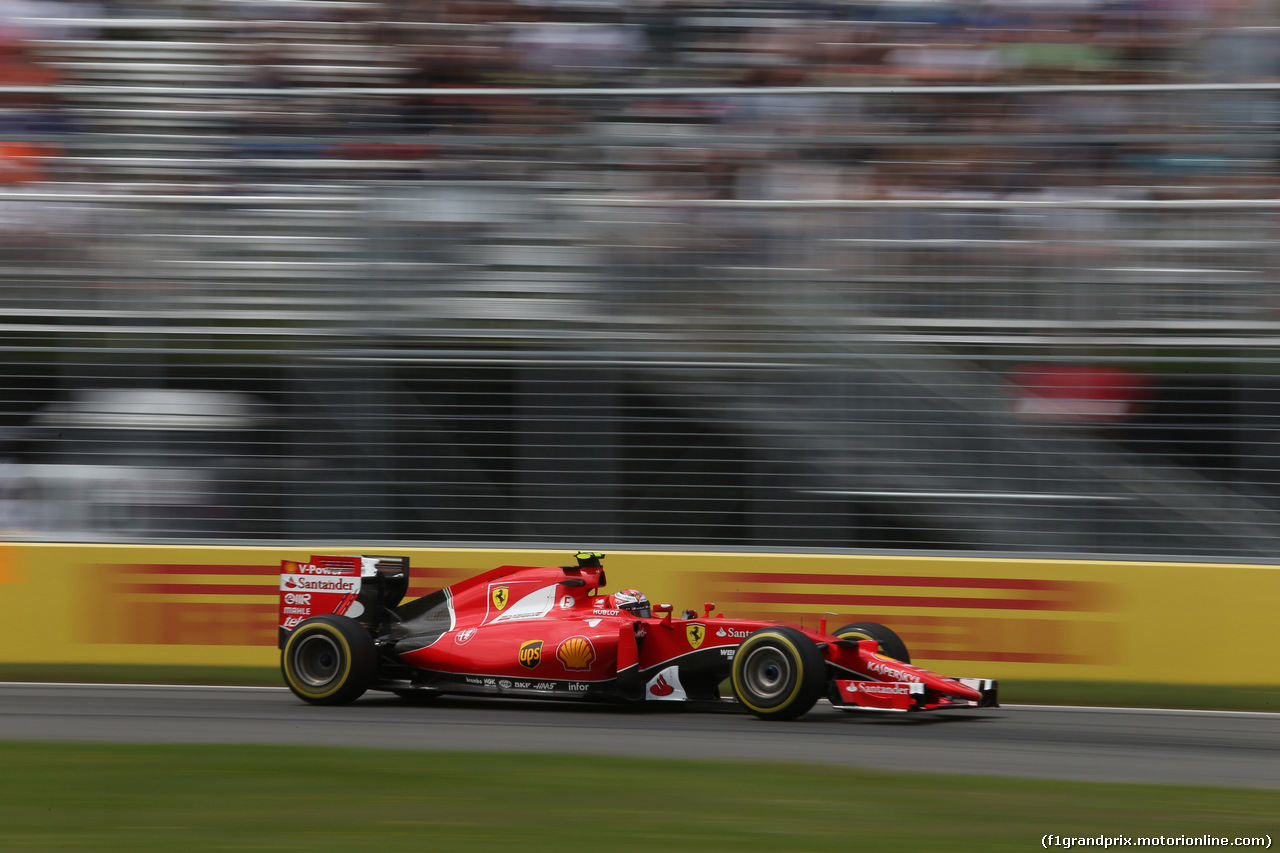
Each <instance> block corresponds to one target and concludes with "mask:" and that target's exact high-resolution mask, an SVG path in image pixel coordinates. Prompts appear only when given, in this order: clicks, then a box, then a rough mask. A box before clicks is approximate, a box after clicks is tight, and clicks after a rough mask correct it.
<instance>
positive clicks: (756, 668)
mask: <svg viewBox="0 0 1280 853" xmlns="http://www.w3.org/2000/svg"><path fill="white" fill-rule="evenodd" d="M742 674H743V681H745V682H746V687H747V689H748V690H749V691H750V692H751V693H752V694H753V695H754V696H756V697H758V698H760V699H765V700H768V699H776V698H778V697H779V696H781V695H782V694H784V693H785V692H787V689H788V688H789V686H790V684H791V661H790V660H789V659H788V658H787V656H786V655H784V654H783V653H782V652H780V651H778V650H777V649H774V648H768V647H766V648H760V649H755V650H753V651H752V652H750V653H749V654H748V655H747V660H746V662H745V663H744V664H743V667H742Z"/></svg>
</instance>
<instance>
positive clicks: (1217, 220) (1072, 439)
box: [0, 22, 1280, 561]
mask: <svg viewBox="0 0 1280 853" xmlns="http://www.w3.org/2000/svg"><path fill="white" fill-rule="evenodd" d="M171 24H172V26H173V27H175V28H180V27H181V26H183V25H182V24H181V22H171ZM191 26H195V25H194V24H191ZM44 48H45V50H46V55H47V56H48V57H49V61H51V62H61V63H63V65H64V66H65V67H66V68H78V69H80V71H81V72H82V75H81V79H82V81H83V80H86V79H87V80H89V81H90V82H87V83H86V82H81V83H79V84H76V85H61V86H45V87H41V88H40V89H39V95H40V97H41V98H48V99H54V100H56V103H57V108H56V109H55V110H52V111H51V112H49V113H48V114H49V115H54V116H57V117H59V121H58V122H57V123H55V125H43V126H37V125H35V124H29V125H26V126H24V127H22V128H15V127H14V126H9V127H8V128H7V130H8V133H7V138H9V139H13V140H15V143H14V144H18V143H20V144H21V145H24V146H26V148H21V149H12V148H11V149H10V151H9V156H10V157H11V159H10V161H9V162H10V164H11V165H13V166H14V167H15V168H16V167H18V166H21V167H23V168H29V169H31V170H32V171H31V172H30V173H29V174H25V175H24V174H22V173H19V177H18V178H17V179H15V180H11V181H9V183H8V184H7V185H6V187H5V188H4V189H3V190H2V191H0V258H2V262H0V329H2V330H3V334H2V335H0V352H2V354H3V355H2V357H0V358H2V360H0V365H2V366H0V403H3V406H2V407H0V430H2V432H0V438H3V439H4V450H5V453H6V455H5V460H6V461H5V462H4V463H3V464H2V466H0V489H3V495H2V499H0V529H2V530H4V531H6V534H5V535H7V536H8V537H10V538H14V539H35V540H82V541H103V540H106V541H114V540H120V541H141V542H159V541H168V542H206V541H207V542H214V541H217V542H228V541H237V542H249V541H279V540H295V541H300V540H306V541H308V542H317V541H346V542H350V541H366V542H367V541H382V542H408V543H419V544H427V543H445V542H447V543H454V544H468V543H471V544H487V543H522V544H527V545H538V546H548V547H561V546H564V547H588V546H591V547H597V546H608V545H609V544H624V545H628V546H644V547H654V548H662V547H691V546H692V547H705V548H733V549H773V548H787V549H797V548H800V549H804V548H813V549H821V550H832V549H835V550H842V549H877V550H898V551H936V552H944V551H945V552H982V553H988V552H990V553H1022V554H1072V555H1088V556H1107V555H1129V556H1164V557H1181V558H1196V559H1213V560H1250V561H1259V560H1263V561H1266V560H1270V559H1272V558H1273V555H1274V554H1276V553H1280V547H1278V546H1280V514H1278V510H1280V460H1278V457H1277V452H1276V441H1275V439H1276V430H1277V428H1280V380H1278V378H1277V374H1278V373H1280V370H1278V369H1277V368H1278V366H1280V360H1278V359H1277V353H1276V351H1275V344H1276V341H1277V340H1278V339H1277V337H1276V334H1275V333H1276V330H1277V323H1278V318H1277V313H1276V312H1277V309H1278V308H1280V294H1278V293H1277V288H1276V270H1277V250H1276V241H1275V239H1274V231H1275V225H1276V214H1277V208H1278V207H1280V193H1277V192H1276V191H1275V189H1276V187H1275V180H1274V174H1275V155H1276V151H1275V146H1274V142H1273V139H1272V137H1273V133H1272V131H1273V117H1274V116H1275V115H1276V113H1275V106H1276V97H1277V92H1278V91H1280V87H1277V86H1275V85H1271V84H1224V83H1208V84H1179V83H1168V84H1163V83H1159V84H1121V85H1109V84H1108V85H1096V86H1095V85H1064V86H1053V85H1047V86H1046V85H1026V86H914V87H910V86H907V87H899V86H895V87H892V88H891V89H887V88H885V87H883V86H828V87H812V86H810V87H790V88H787V87H769V88H750V87H747V88H744V87H704V88H687V87H676V88H671V87H667V88H621V87H610V88H586V87H577V88H539V87H536V86H534V87H529V86H526V87H502V88H429V89H424V88H411V87H403V86H395V85H390V82H391V81H390V80H389V79H386V78H385V75H383V77H379V73H380V71H379V68H380V67H379V66H375V65H366V66H361V65H359V64H351V65H347V66H343V67H342V68H341V69H339V70H338V71H334V69H333V68H332V67H330V66H326V69H327V71H326V76H325V78H324V80H323V81H321V82H316V83H313V84H308V85H297V86H294V87H291V88H278V87H277V88H267V87H256V88H255V87H253V86H245V85H231V84H229V83H227V82H226V81H225V80H219V79H218V77H219V75H220V74H222V73H223V71H222V70H220V69H224V68H225V66H223V65H221V64H219V63H220V62H221V60H218V58H217V56H213V55H212V54H218V51H217V50H216V49H215V48H214V47H213V46H210V45H208V44H206V45H204V47H203V48H202V47H201V46H200V44H197V43H195V42H190V43H186V42H183V43H179V42H171V43H167V44H166V45H165V47H164V49H165V50H168V51H170V53H169V54H165V55H163V56H162V55H161V47H160V46H159V45H152V46H147V45H145V44H132V43H131V44H130V45H129V46H128V51H131V52H130V53H129V54H128V56H126V57H124V58H122V57H121V55H120V52H121V51H122V50H125V48H124V47H122V46H121V45H120V44H118V43H112V42H105V41H104V42H83V43H78V42H71V41H62V42H49V43H47V44H45V45H44ZM206 49H207V52H208V51H212V54H211V56H207V57H205V58H204V59H203V60H201V62H195V61H194V60H193V59H192V56H194V55H196V54H198V53H199V52H200V51H201V50H206ZM184 50H185V51H187V54H186V58H185V59H183V58H182V57H177V58H175V55H172V52H173V51H178V52H179V53H181V52H182V51H184ZM112 51H114V52H115V53H111V52H112ZM224 53H225V52H224ZM108 54H110V55H108ZM218 55H221V56H223V58H224V59H225V55H224V54H218ZM170 66H173V67H170ZM178 66H181V68H178ZM192 68H203V69H205V70H206V71H207V73H205V74H203V76H202V75H201V74H199V73H195V72H194V71H192ZM166 69H167V71H166ZM182 69H185V71H183V70H182ZM383 70H385V69H383ZM178 71H182V73H181V74H178ZM166 73H171V74H173V75H177V76H176V77H171V76H165V75H166ZM344 74H345V75H346V77H345V78H344V77H343V76H342V75H344ZM335 75H337V77H336V78H335ZM362 75H363V76H362ZM172 79H178V80H179V81H180V82H179V83H178V84H174V83H172V82H171V80H172ZM335 79H336V82H335ZM158 80H162V81H165V82H157V81H158ZM3 92H4V93H7V94H9V95H15V96H16V95H24V94H31V92H30V90H28V89H24V88H22V87H8V88H5V89H3ZM13 158H17V159H13Z"/></svg>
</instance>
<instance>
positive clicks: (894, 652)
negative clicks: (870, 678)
mask: <svg viewBox="0 0 1280 853" xmlns="http://www.w3.org/2000/svg"><path fill="white" fill-rule="evenodd" d="M831 633H832V634H834V635H835V636H837V637H839V638H840V639H842V640H875V641H876V642H877V643H879V647H878V651H879V652H880V654H882V655H884V656H885V657H887V658H893V659H894V660H900V661H902V662H903V663H911V653H910V652H908V651H907V644H906V643H904V642H902V638H901V637H899V636H898V635H897V634H895V633H894V632H893V630H892V629H890V628H886V627H885V626H883V625H881V624H880V623H879V622H854V623H852V624H849V625H845V626H844V627H843V628H837V629H835V630H834V631H832V632H831Z"/></svg>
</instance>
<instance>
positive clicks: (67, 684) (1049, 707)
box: [0, 681, 1280, 718]
mask: <svg viewBox="0 0 1280 853" xmlns="http://www.w3.org/2000/svg"><path fill="white" fill-rule="evenodd" d="M0 687H104V688H132V689H135V690H247V691H266V692H277V693H278V692H281V691H287V690H288V689H289V688H287V687H268V686H263V685H258V686H253V685H245V684H112V683H107V682H103V683H99V682H78V681H0ZM819 701H821V702H826V701H827V700H826V699H822V700H819ZM1001 708H1017V709H1018V710H1022V711H1091V712H1104V713H1112V712H1114V713H1121V714H1207V715H1209V716H1221V717H1277V718H1280V711H1217V710H1212V709H1208V708H1127V707H1115V708H1113V707H1108V706H1106V705H1001V706H1000V708H995V709H989V710H1000V709H1001ZM956 710H970V711H975V710H976V711H981V710H988V709H982V708H970V709H956Z"/></svg>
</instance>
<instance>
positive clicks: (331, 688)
mask: <svg viewBox="0 0 1280 853" xmlns="http://www.w3.org/2000/svg"><path fill="white" fill-rule="evenodd" d="M280 670H281V672H282V673H283V674H284V683H285V684H287V685H289V689H290V690H292V691H293V693H294V695H295V696H297V697H298V698H299V699H301V700H302V701H304V702H310V703H311V704H312V705H344V704H346V703H347V702H354V701H355V700H356V699H359V698H360V697H361V696H363V695H364V692H365V691H366V690H368V689H369V685H371V684H373V679H374V676H375V675H376V673H377V670H378V652H377V649H375V648H374V645H373V637H371V636H370V635H369V632H368V630H367V629H365V627H364V626H363V625H361V624H360V623H359V622H357V621H356V620H354V619H352V618H350V617H348V616H332V615H330V616H313V617H311V618H310V619H307V620H305V621H303V622H301V623H299V624H298V627H297V628H294V629H293V633H292V634H290V635H289V639H288V641H287V642H286V643H285V644H284V651H283V652H281V653H280Z"/></svg>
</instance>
